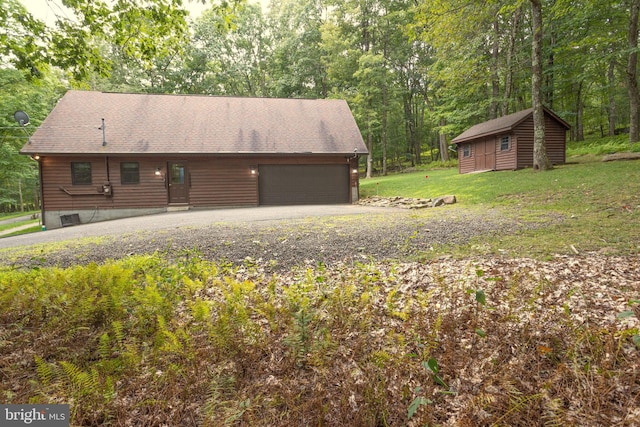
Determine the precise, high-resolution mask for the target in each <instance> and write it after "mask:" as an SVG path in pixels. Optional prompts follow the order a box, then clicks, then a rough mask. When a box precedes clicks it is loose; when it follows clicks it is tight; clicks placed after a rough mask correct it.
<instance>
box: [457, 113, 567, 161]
mask: <svg viewBox="0 0 640 427" xmlns="http://www.w3.org/2000/svg"><path fill="white" fill-rule="evenodd" d="M503 136H506V134H496V135H491V136H487V137H482V138H478V139H477V140H471V141H468V142H462V143H460V144H458V172H459V173H469V172H474V171H478V170H487V169H491V168H490V167H488V163H487V160H486V156H487V153H488V152H489V151H487V145H486V144H488V143H491V142H489V140H491V141H492V142H493V144H495V167H494V168H493V169H494V170H509V169H513V170H515V169H521V168H526V167H531V166H533V116H530V117H528V118H526V119H525V120H523V121H522V122H521V123H520V124H519V125H518V126H516V127H515V128H514V129H513V131H512V133H511V134H510V137H511V146H510V148H509V150H506V151H501V150H500V139H501V138H502V137H503ZM545 139H546V144H547V155H548V156H549V160H550V161H551V163H552V164H554V165H558V164H563V163H565V161H566V129H565V127H564V126H563V125H562V124H561V123H559V122H558V121H557V120H555V119H554V118H553V117H552V116H550V115H549V114H545ZM465 144H470V145H471V157H466V158H464V157H463V146H464V145H465ZM479 156H484V158H482V159H481V158H479Z"/></svg>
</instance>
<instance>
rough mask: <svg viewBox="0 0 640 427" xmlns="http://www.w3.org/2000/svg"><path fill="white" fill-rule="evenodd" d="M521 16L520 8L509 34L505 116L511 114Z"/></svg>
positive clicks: (504, 102) (504, 101)
mask: <svg viewBox="0 0 640 427" xmlns="http://www.w3.org/2000/svg"><path fill="white" fill-rule="evenodd" d="M521 15H522V8H521V7H518V8H517V9H516V11H515V12H514V13H513V17H512V20H511V32H510V34H509V45H508V46H507V65H506V68H507V75H506V76H505V79H504V97H503V101H502V115H503V116H506V115H507V114H509V99H511V92H512V91H513V56H514V54H515V50H516V37H517V35H518V27H519V25H520V16H521Z"/></svg>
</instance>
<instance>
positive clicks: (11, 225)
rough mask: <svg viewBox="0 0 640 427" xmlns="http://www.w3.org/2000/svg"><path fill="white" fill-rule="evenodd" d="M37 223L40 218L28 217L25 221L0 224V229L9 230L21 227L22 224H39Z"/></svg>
mask: <svg viewBox="0 0 640 427" xmlns="http://www.w3.org/2000/svg"><path fill="white" fill-rule="evenodd" d="M39 223H40V220H37V219H29V220H27V221H18V222H11V223H8V224H0V231H5V230H11V229H12V228H17V227H22V226H23V225H28V224H39Z"/></svg>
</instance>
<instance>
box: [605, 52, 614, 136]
mask: <svg viewBox="0 0 640 427" xmlns="http://www.w3.org/2000/svg"><path fill="white" fill-rule="evenodd" d="M615 65H616V63H615V61H614V60H613V59H612V60H611V62H609V70H608V71H607V79H608V80H609V108H608V109H607V110H608V111H607V114H608V116H609V136H615V134H616V94H615V83H616V82H615Z"/></svg>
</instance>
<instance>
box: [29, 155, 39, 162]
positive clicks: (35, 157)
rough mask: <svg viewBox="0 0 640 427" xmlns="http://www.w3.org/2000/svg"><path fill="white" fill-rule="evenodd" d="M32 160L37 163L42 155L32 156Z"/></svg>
mask: <svg viewBox="0 0 640 427" xmlns="http://www.w3.org/2000/svg"><path fill="white" fill-rule="evenodd" d="M31 158H32V159H33V160H35V161H38V160H40V154H34V155H33V156H31Z"/></svg>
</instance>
